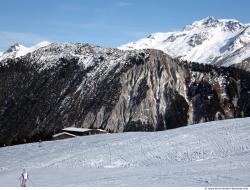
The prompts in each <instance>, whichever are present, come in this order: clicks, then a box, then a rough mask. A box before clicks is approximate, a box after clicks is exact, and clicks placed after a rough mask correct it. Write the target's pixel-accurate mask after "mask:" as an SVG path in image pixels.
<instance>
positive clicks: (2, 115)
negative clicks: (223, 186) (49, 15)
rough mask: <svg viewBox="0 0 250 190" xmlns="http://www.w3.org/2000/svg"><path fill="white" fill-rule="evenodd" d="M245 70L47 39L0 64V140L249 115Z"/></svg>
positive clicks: (177, 124) (150, 52)
mask: <svg viewBox="0 0 250 190" xmlns="http://www.w3.org/2000/svg"><path fill="white" fill-rule="evenodd" d="M249 79H250V77H249V73H247V72H246V71H241V70H239V69H236V68H216V67H213V66H209V65H206V66H204V65H199V64H195V63H190V64H188V63H186V62H179V61H177V60H174V59H172V58H171V57H169V56H168V55H166V54H165V53H163V52H162V51H159V50H132V51H121V50H118V49H105V48H101V47H97V46H90V45H87V44H50V45H48V46H46V47H43V48H40V49H38V50H36V51H34V52H32V53H29V54H27V55H25V56H24V57H21V58H17V59H6V60H3V61H2V62H1V63H0V145H1V146H3V145H4V144H6V145H11V144H17V143H23V142H30V141H36V140H39V139H50V138H51V136H52V135H53V134H54V133H56V132H58V131H60V129H62V128H65V127H71V126H74V127H84V128H102V129H106V130H108V131H110V132H126V131H157V130H166V129H172V128H176V127H181V126H185V125H187V124H192V123H199V122H204V121H211V120H217V119H226V118H232V117H237V116H239V115H240V112H241V111H244V113H245V115H246V116H250V103H249V99H250V93H249V91H250V83H249V81H250V80H249Z"/></svg>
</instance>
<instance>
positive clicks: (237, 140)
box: [0, 118, 250, 186]
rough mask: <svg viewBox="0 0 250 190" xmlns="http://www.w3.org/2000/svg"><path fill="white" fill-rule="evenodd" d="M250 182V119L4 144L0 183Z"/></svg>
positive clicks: (86, 184) (181, 184) (135, 183)
mask: <svg viewBox="0 0 250 190" xmlns="http://www.w3.org/2000/svg"><path fill="white" fill-rule="evenodd" d="M22 168H26V169H27V170H28V172H29V175H30V181H29V183H28V185H29V186H250V180H249V179H250V118H244V119H232V120H225V121H216V122H209V123H203V124H197V125H192V126H188V127H183V128H178V129H174V130H169V131H162V132H151V133H149V132H137V133H132V132H131V133H120V134H105V135H94V136H87V137H77V138H74V139H67V140H59V141H50V142H42V143H41V145H40V146H39V144H38V143H32V144H25V145H17V146H11V147H4V148H0V186H19V180H18V177H19V175H20V173H21V172H22Z"/></svg>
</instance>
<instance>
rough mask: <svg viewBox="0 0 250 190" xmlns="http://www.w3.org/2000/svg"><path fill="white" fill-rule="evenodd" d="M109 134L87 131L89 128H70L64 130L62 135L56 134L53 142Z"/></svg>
mask: <svg viewBox="0 0 250 190" xmlns="http://www.w3.org/2000/svg"><path fill="white" fill-rule="evenodd" d="M107 133H108V132H107V131H105V130H102V129H87V128H77V127H68V128H64V129H62V132H61V133H58V134H55V135H53V136H52V139H53V140H60V139H67V138H73V137H77V136H87V135H96V134H107Z"/></svg>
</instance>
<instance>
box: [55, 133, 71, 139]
mask: <svg viewBox="0 0 250 190" xmlns="http://www.w3.org/2000/svg"><path fill="white" fill-rule="evenodd" d="M61 135H68V136H71V137H76V135H73V134H71V133H67V132H62V133H58V134H55V135H53V138H55V137H58V136H61Z"/></svg>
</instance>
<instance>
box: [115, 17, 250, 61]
mask: <svg viewBox="0 0 250 190" xmlns="http://www.w3.org/2000/svg"><path fill="white" fill-rule="evenodd" d="M119 49H122V50H132V49H159V50H162V51H164V52H165V53H167V54H169V55H170V56H172V57H173V58H180V59H181V60H187V61H192V62H199V63H206V64H215V65H223V66H230V65H232V64H237V63H242V62H244V61H245V60H246V59H247V58H249V57H250V24H243V23H240V22H239V21H237V20H234V19H215V18H214V17H206V18H204V19H202V20H199V21H195V22H193V23H192V24H191V25H187V26H185V27H184V28H183V29H182V30H180V31H176V32H165V33H164V32H161V33H154V34H151V35H149V36H148V37H146V38H143V39H140V40H138V41H136V42H131V43H128V44H125V45H122V46H120V47H119ZM246 61H247V60H246ZM247 62H248V61H247Z"/></svg>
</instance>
